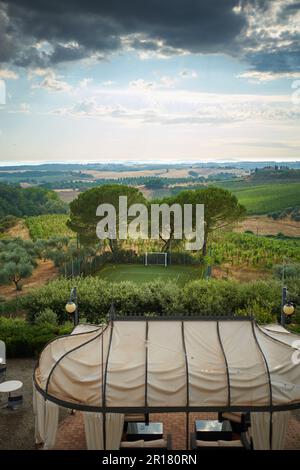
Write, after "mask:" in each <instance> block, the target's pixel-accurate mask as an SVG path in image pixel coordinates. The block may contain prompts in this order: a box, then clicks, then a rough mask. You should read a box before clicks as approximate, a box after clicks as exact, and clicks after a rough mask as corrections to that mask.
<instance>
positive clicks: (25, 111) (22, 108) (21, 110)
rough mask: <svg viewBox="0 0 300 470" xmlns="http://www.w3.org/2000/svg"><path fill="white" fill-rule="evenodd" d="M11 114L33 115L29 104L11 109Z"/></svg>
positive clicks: (22, 104)
mask: <svg viewBox="0 0 300 470" xmlns="http://www.w3.org/2000/svg"><path fill="white" fill-rule="evenodd" d="M8 112H9V113H10V114H31V109H30V105H29V104H28V103H21V104H20V106H19V107H18V108H15V109H10V110H9V111H8Z"/></svg>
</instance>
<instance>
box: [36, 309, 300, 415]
mask: <svg viewBox="0 0 300 470" xmlns="http://www.w3.org/2000/svg"><path fill="white" fill-rule="evenodd" d="M285 331H286V330H285ZM73 333H74V334H72V335H68V336H63V337H60V338H57V339H55V340H54V341H52V342H50V343H49V344H48V345H47V346H46V347H45V349H44V350H43V351H42V353H41V355H40V359H39V363H38V365H37V367H36V370H35V374H34V380H35V386H36V388H37V389H38V391H39V392H40V393H41V394H42V395H43V396H44V397H45V398H46V399H47V400H50V401H53V402H55V403H58V404H60V405H62V406H66V407H69V408H74V409H82V410H83V411H94V412H112V413H113V412H117V413H125V412H136V411H137V412H138V411H143V412H151V411H152V412H154V411H158V412H159V411H184V410H185V411H202V410H211V411H214V410H218V411H219V410H220V411H222V410H223V411H224V410H241V411H246V410H249V411H280V410H287V409H289V408H293V407H294V408H296V407H300V366H299V365H297V364H296V363H295V361H293V360H292V357H293V353H294V352H295V347H293V346H292V342H291V341H290V340H289V341H287V340H286V339H285V338H286V336H289V334H288V333H286V332H280V331H279V332H278V331H274V330H272V329H271V330H268V329H267V328H261V327H259V326H258V325H257V324H256V323H255V322H254V321H253V320H251V319H246V318H243V319H234V318H233V319H232V318H231V319H226V318H225V319H219V320H216V319H212V320H210V319H205V318H203V317H202V318H201V319H199V318H193V317H183V319H178V318H168V319H166V318H164V319H163V318H150V317H149V318H145V317H143V318H130V319H129V318H127V319H117V320H114V321H111V322H110V323H109V324H108V325H107V326H103V327H99V326H91V325H89V326H87V327H85V326H84V325H80V326H79V327H77V329H75V330H74V332H73ZM278 336H279V338H278ZM282 336H283V339H282V340H281V339H280V338H281V337H282ZM291 336H294V337H295V338H299V337H298V336H296V335H291Z"/></svg>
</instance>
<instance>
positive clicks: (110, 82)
mask: <svg viewBox="0 0 300 470" xmlns="http://www.w3.org/2000/svg"><path fill="white" fill-rule="evenodd" d="M115 84H116V82H114V81H113V80H106V81H105V82H102V83H101V85H103V86H113V85H115Z"/></svg>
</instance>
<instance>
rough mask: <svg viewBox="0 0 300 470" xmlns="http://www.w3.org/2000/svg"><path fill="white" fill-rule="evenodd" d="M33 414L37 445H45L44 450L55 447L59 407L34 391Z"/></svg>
mask: <svg viewBox="0 0 300 470" xmlns="http://www.w3.org/2000/svg"><path fill="white" fill-rule="evenodd" d="M33 413H34V419H35V443H36V444H42V443H43V444H44V449H52V448H53V447H54V445H55V440H56V434H57V427H58V417H59V407H58V405H56V404H55V403H52V402H51V401H49V400H45V398H44V397H43V396H42V395H41V394H40V393H38V392H37V391H36V390H35V388H34V389H33Z"/></svg>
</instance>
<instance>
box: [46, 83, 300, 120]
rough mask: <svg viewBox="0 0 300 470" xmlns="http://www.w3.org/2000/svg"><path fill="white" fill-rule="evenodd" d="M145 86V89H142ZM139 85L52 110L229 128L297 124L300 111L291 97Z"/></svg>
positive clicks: (65, 113)
mask: <svg viewBox="0 0 300 470" xmlns="http://www.w3.org/2000/svg"><path fill="white" fill-rule="evenodd" d="M141 86H142V88H140V87H141ZM144 86H146V89H147V84H146V85H145V84H144V83H143V81H142V83H140V82H139V86H138V87H136V86H134V87H129V88H127V89H123V90H122V89H119V90H115V89H114V90H109V91H106V90H105V91H104V90H102V92H98V93H97V95H95V96H94V97H91V98H89V99H85V100H82V101H79V102H77V103H75V104H74V105H73V106H70V107H67V108H60V109H56V110H54V111H52V113H54V114H64V115H70V116H73V117H93V118H99V119H103V120H104V121H108V120H118V121H121V122H123V123H124V124H128V123H131V124H134V123H135V124H137V125H139V124H143V123H144V124H152V125H185V126H187V127H189V126H191V125H210V126H211V125H213V126H220V125H230V124H234V123H238V122H250V123H251V122H252V123H253V122H255V123H258V122H260V123H264V124H271V123H280V124H282V123H286V124H295V123H296V122H298V121H299V120H300V109H299V108H296V107H293V106H291V104H290V98H289V97H288V96H276V95H275V96H272V95H265V96H264V95H242V94H241V95H238V94H235V95H228V94H212V93H199V92H192V91H191V92H190V91H186V90H173V89H160V88H155V87H152V86H151V87H150V89H151V90H152V91H151V93H144V88H143V87H144Z"/></svg>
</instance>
